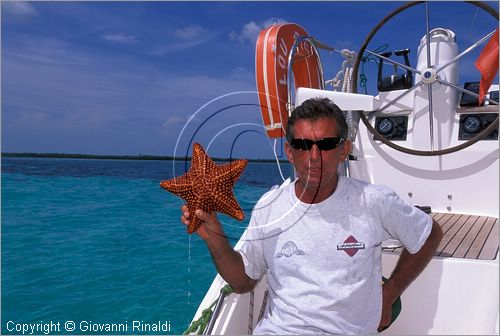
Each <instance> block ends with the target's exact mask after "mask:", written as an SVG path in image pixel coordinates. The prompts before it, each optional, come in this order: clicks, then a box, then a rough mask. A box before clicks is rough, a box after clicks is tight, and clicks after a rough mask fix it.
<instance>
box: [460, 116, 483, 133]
mask: <svg viewBox="0 0 500 336" xmlns="http://www.w3.org/2000/svg"><path fill="white" fill-rule="evenodd" d="M463 129H464V131H465V132H467V133H477V132H478V131H479V130H480V129H481V120H480V119H479V118H478V117H476V116H468V117H467V118H465V119H464V124H463Z"/></svg>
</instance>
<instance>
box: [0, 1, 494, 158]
mask: <svg viewBox="0 0 500 336" xmlns="http://www.w3.org/2000/svg"><path fill="white" fill-rule="evenodd" d="M401 4H402V3H401V2H312V3H306V2H195V3H187V2H64V1H56V2H6V1H2V3H1V6H2V7H1V10H2V17H1V19H2V20H1V25H2V26H1V29H2V41H1V42H2V51H1V57H2V59H1V61H2V63H1V64H2V69H1V70H2V103H1V108H2V138H1V139H2V151H3V152H43V153H47V152H51V153H55V152H57V153H88V154H129V155H138V154H150V155H173V154H176V155H184V154H185V151H186V149H187V145H188V144H189V143H190V141H191V139H194V140H195V141H198V142H201V143H202V144H203V145H204V146H208V144H211V145H210V149H209V154H211V155H213V156H220V157H228V156H229V155H230V154H231V148H232V150H233V152H232V156H233V157H234V156H236V157H246V158H270V157H273V155H272V149H271V146H270V141H269V139H267V138H266V137H265V135H264V132H263V129H262V126H261V116H260V112H259V109H258V107H257V106H256V105H257V103H258V102H257V96H256V94H255V89H256V88H255V77H254V76H255V75H254V62H255V58H254V57H255V55H254V52H255V41H256V38H257V35H258V32H259V31H260V30H261V29H263V28H264V27H266V26H268V25H270V24H272V23H273V22H295V23H297V24H299V25H301V26H302V27H304V28H305V29H306V30H307V31H308V33H309V34H310V35H313V36H315V37H317V38H318V39H319V40H321V41H323V42H325V43H327V44H329V45H331V46H333V47H335V48H337V49H343V48H349V49H351V50H357V49H358V48H359V45H360V44H361V42H362V41H363V40H364V38H365V37H366V35H367V34H368V33H369V31H370V30H371V28H372V27H374V26H375V25H376V24H377V23H378V22H379V21H380V20H381V19H382V18H383V17H384V16H385V15H386V14H387V13H389V12H390V11H391V10H393V9H395V8H397V7H399V6H400V5H401ZM455 5H457V4H456V3H453V2H441V3H431V6H430V8H431V28H432V27H435V26H445V27H449V26H453V29H454V30H456V31H455V32H456V33H457V41H458V42H459V43H461V45H460V48H459V50H460V51H461V50H463V49H464V48H465V47H467V46H468V45H469V44H470V43H472V42H473V41H475V40H477V39H478V38H479V37H481V36H483V35H485V34H486V33H488V32H489V31H491V30H493V29H495V27H496V26H497V24H498V22H495V20H493V19H491V18H490V17H488V15H486V14H485V13H484V12H482V11H476V9H475V7H473V6H470V5H467V4H464V3H460V4H459V5H458V6H455ZM494 5H495V4H494ZM495 6H496V8H497V10H498V4H496V5H495ZM419 7H421V8H420V9H417V8H415V9H412V10H410V11H409V12H408V13H406V14H403V15H402V16H401V18H398V19H395V20H394V22H391V24H390V25H388V26H387V29H385V28H384V29H385V30H384V31H381V32H380V34H378V35H377V37H376V38H375V39H374V40H373V46H374V47H373V48H376V47H377V46H380V45H383V44H384V43H389V49H391V50H395V49H400V48H405V47H409V48H411V49H412V50H416V47H417V45H418V41H419V39H420V38H421V37H422V35H423V34H424V33H425V30H424V29H425V22H424V15H423V10H424V9H423V6H419ZM444 13H446V15H444ZM455 26H457V28H455ZM458 26H460V28H459V27H458ZM479 51H480V48H479V49H478V50H477V52H476V53H471V56H470V57H467V58H466V59H464V60H463V61H462V62H461V68H463V70H461V71H462V72H461V75H460V76H461V78H460V83H463V82H464V81H466V80H479V73H478V72H477V70H476V69H475V68H474V66H473V57H477V55H478V53H479ZM414 54H415V52H413V56H412V57H414ZM322 60H323V63H324V67H325V74H326V76H325V77H326V78H332V77H334V76H335V74H336V73H337V71H338V70H339V68H340V65H341V63H342V58H341V57H340V56H339V55H338V54H336V53H324V54H322ZM413 60H414V59H413ZM366 67H367V69H368V70H367V71H369V68H370V67H372V68H373V67H374V65H373V64H372V65H370V64H367V66H366ZM371 78H372V79H373V75H372V77H371ZM202 107H203V108H202ZM197 111H198V113H196V112H197ZM195 113H196V114H195ZM194 114H195V115H194ZM193 115H194V116H193ZM192 116H193V117H192ZM191 117H192V118H191ZM188 121H189V122H188ZM182 130H184V131H183V132H181V131H182ZM235 139H236V141H235ZM176 143H177V144H178V145H179V146H178V148H177V151H175V145H176ZM233 144H234V145H233Z"/></svg>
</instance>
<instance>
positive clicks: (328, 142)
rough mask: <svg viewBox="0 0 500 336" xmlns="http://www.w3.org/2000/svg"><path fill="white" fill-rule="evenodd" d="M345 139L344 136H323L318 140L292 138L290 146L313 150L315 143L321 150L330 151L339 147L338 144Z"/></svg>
mask: <svg viewBox="0 0 500 336" xmlns="http://www.w3.org/2000/svg"><path fill="white" fill-rule="evenodd" d="M344 141H345V139H344V138H323V139H319V140H317V141H314V140H310V139H292V141H291V142H290V146H292V147H293V148H295V149H298V150H301V151H303V150H311V148H312V147H313V145H314V144H316V146H318V148H319V150H322V151H328V150H332V149H335V148H337V146H338V145H340V144H341V143H343V142H344Z"/></svg>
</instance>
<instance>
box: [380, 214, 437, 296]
mask: <svg viewBox="0 0 500 336" xmlns="http://www.w3.org/2000/svg"><path fill="white" fill-rule="evenodd" d="M442 237H443V231H442V230H441V227H440V226H439V224H438V223H436V222H435V221H433V225H432V230H431V233H430V234H429V237H428V238H427V240H426V242H425V244H424V245H423V246H422V247H421V248H420V250H419V251H418V252H417V253H415V254H411V253H409V252H408V251H407V250H403V252H402V253H401V256H400V257H399V260H398V263H397V265H396V267H395V268H394V271H393V273H392V275H391V277H390V279H389V281H388V283H387V284H388V285H390V287H391V292H392V294H393V296H394V299H396V298H397V297H398V296H400V295H401V294H402V293H403V291H404V290H405V289H406V288H407V287H408V286H409V285H410V284H411V283H412V282H413V280H415V279H416V278H417V276H418V275H419V274H420V273H421V272H422V271H423V270H424V268H425V267H426V266H427V264H428V263H429V262H430V260H431V259H432V256H433V255H434V252H435V251H436V249H437V247H438V245H439V243H440V241H441V238H442Z"/></svg>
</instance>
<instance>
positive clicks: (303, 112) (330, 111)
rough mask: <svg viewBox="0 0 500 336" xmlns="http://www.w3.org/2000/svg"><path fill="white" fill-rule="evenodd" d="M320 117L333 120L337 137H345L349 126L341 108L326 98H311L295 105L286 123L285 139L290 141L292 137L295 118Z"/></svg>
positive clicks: (314, 119) (313, 119) (309, 118)
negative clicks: (335, 124)
mask: <svg viewBox="0 0 500 336" xmlns="http://www.w3.org/2000/svg"><path fill="white" fill-rule="evenodd" d="M321 118H328V119H332V120H335V122H336V123H337V131H338V137H340V138H344V139H347V135H348V132H349V128H348V126H347V122H346V121H345V117H344V113H343V112H342V110H341V109H340V108H339V107H338V106H337V105H336V104H335V103H333V102H332V101H331V100H330V99H328V98H311V99H308V100H306V101H304V102H303V103H302V104H301V105H299V106H297V107H296V108H295V109H294V110H293V111H292V115H291V117H290V118H289V119H288V123H287V125H286V139H287V141H288V142H290V141H291V140H292V139H293V138H294V134H293V132H294V126H295V123H296V122H297V120H300V119H306V120H310V121H316V120H318V119H321Z"/></svg>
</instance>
